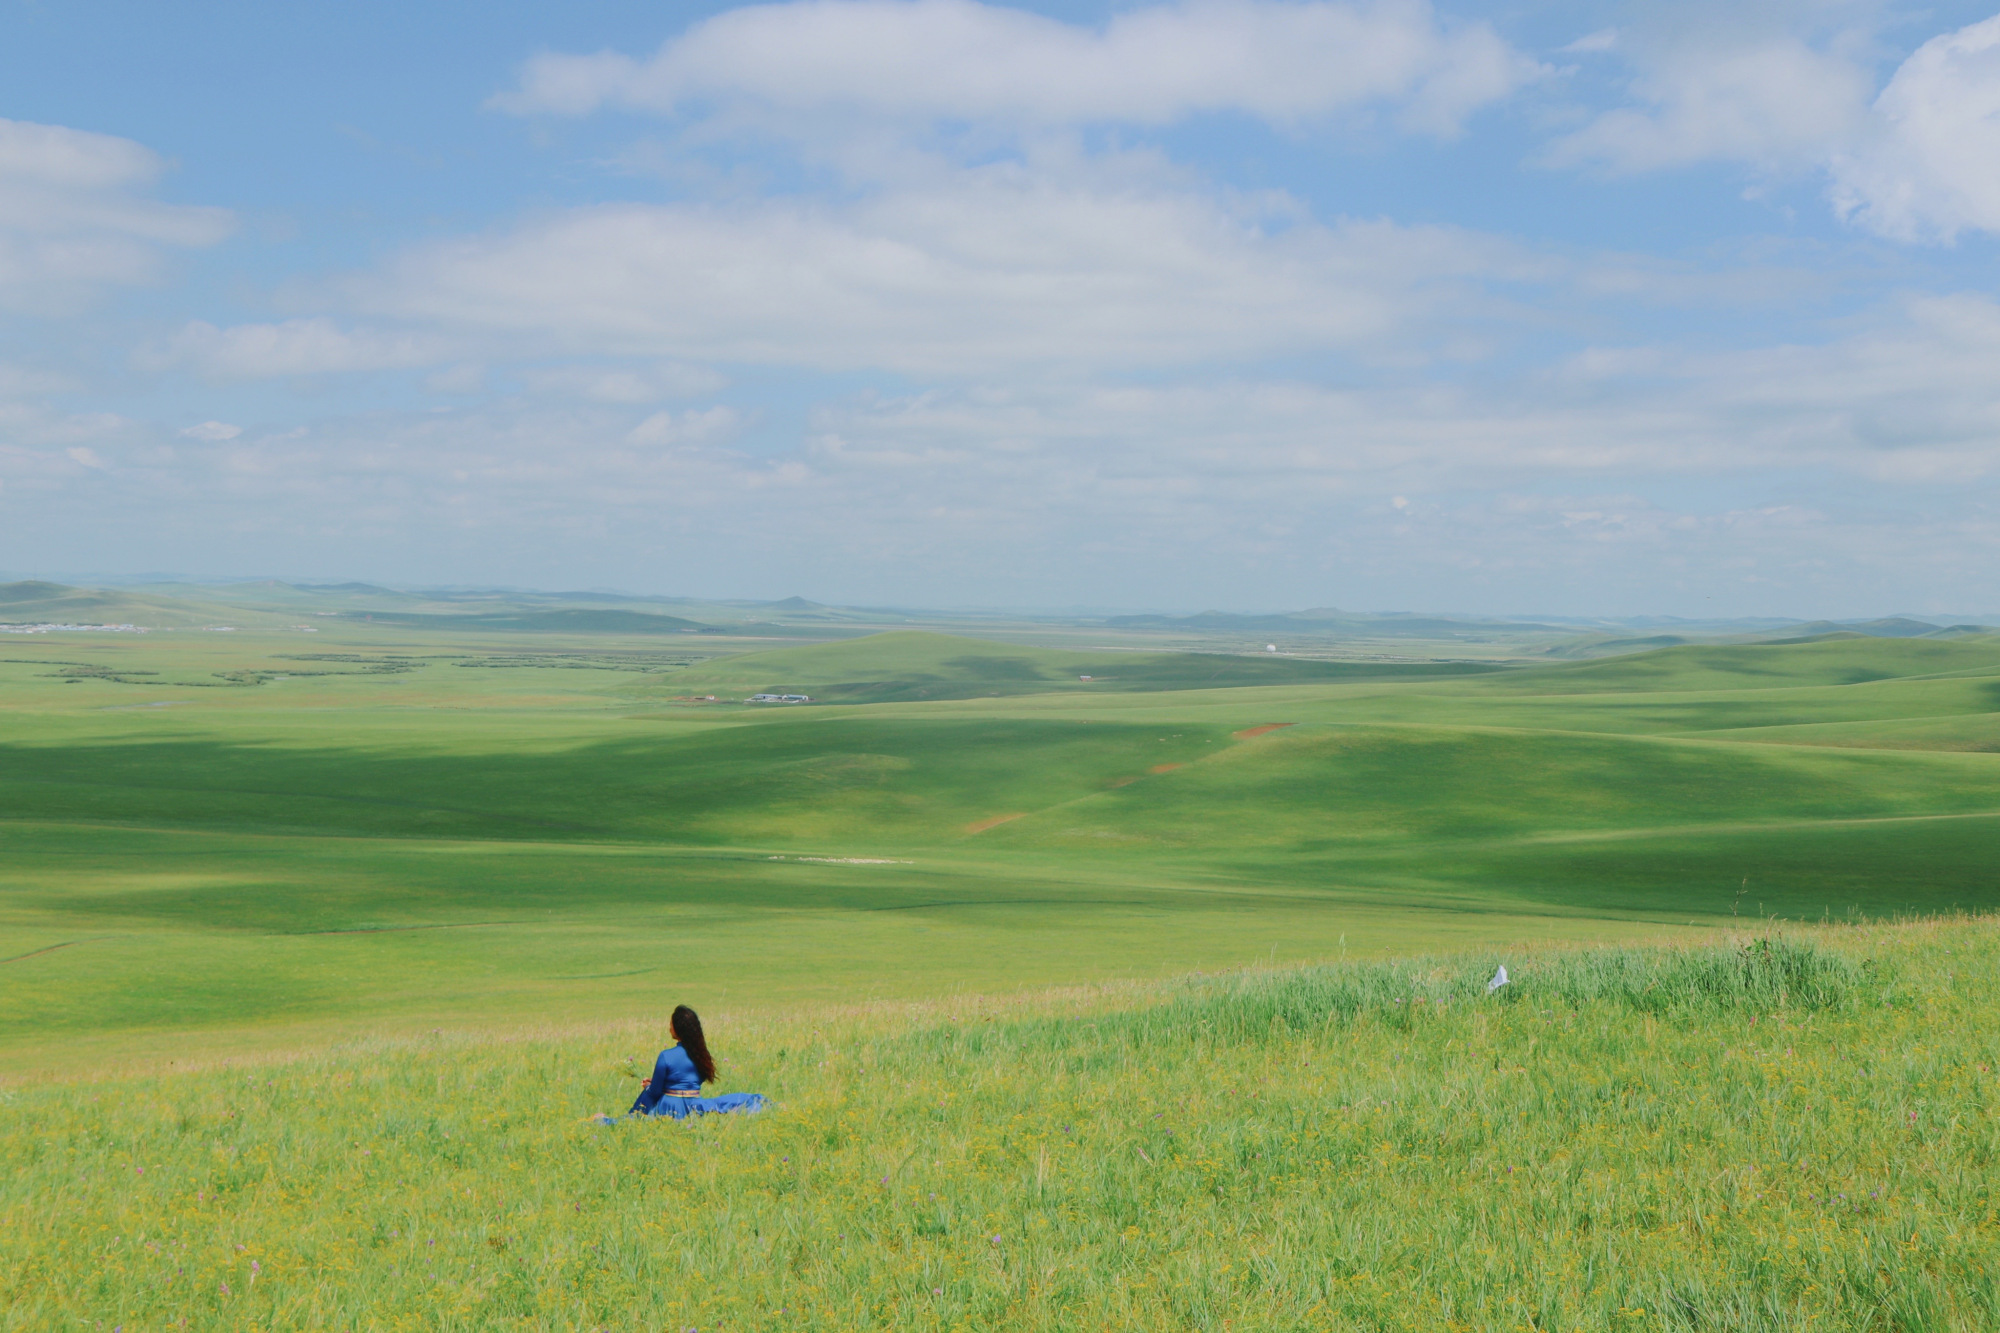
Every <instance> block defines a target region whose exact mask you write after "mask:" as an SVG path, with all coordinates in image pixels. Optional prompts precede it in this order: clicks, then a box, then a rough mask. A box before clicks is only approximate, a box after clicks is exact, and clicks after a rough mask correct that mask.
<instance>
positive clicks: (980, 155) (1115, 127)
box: [0, 0, 2000, 616]
mask: <svg viewBox="0 0 2000 1333" xmlns="http://www.w3.org/2000/svg"><path fill="white" fill-rule="evenodd" d="M1994 3H1995V0H1983V3H1982V4H1979V5H1973V6H1970V7H1968V6H1965V5H1959V4H1953V3H1945V4H1942V5H1926V6H1917V5H1901V6H1899V5H1894V4H1888V3H1874V2H1873V0H1832V2H1830V3H1809V2H1807V0H1768V2H1767V3H1760V4H1754V5H1745V4H1742V3H1728V4H1724V3H1714V2H1711V0H1673V3H1664V2H1662V3H1651V2H1639V3H1585V2H1578V3H1538V2H1537V0H1527V2H1526V3H1516V4H1511V5H1507V6H1493V5H1482V4H1478V3H1454V2H1453V0H1441V2H1440V3H1439V4H1437V5H1435V6H1433V5H1428V4H1424V3H1420V2H1418V0H1387V2H1385V3H1376V2H1374V0H1359V2H1355V3H1350V2H1348V0H1308V2H1304V3H1301V2H1299V0H1194V2H1191V3H1177V4H1152V3H1133V4H1101V3H1078V4H1056V3H1050V4H1038V5H1000V4H983V3H977V2H976V0H799V2H795V3H779V4H767V5H748V6H734V7H732V6H728V5H721V4H706V3H675V4H666V3H658V2H657V0H656V2H655V3H644V4H642V3H619V2H616V0H573V2H572V3H569V4H565V5H560V6H556V5H546V4H533V5H530V4H520V3H513V2H512V0H481V3H477V4H475V3H470V0H428V2H427V3H423V4H410V3H408V0H400V2H399V3H395V4H388V3H378V0H347V2H346V3H343V4H341V5H338V6H312V7H299V6H282V5H269V4H249V3H244V4H225V3H199V2H198V0H197V2H191V3H187V4H176V5H171V6H169V5H160V4H157V3H151V2H150V0H123V2H120V0H105V2H87V3H79V4H57V3H53V0H0V6H4V8H0V570H5V571H9V572H11V573H14V574H23V573H38V572H39V573H51V572H80V571H81V572H88V571H97V572H103V573H122V574H135V573H141V572H148V571H160V572H173V573H179V574H185V575H192V576H228V575H253V574H256V575H262V574H276V575H281V576H295V577H322V578H353V577H359V578H369V579H378V580H385V581H396V582H404V583H510V584H520V585H529V586H540V587H559V586H570V587H574V586H593V585H594V586H602V587H615V588H623V589H626V590H630V591H639V592H664V593H688V594H705V595H738V596H769V597H781V596H786V595H790V594H794V593H798V594H803V595H806V596H810V597H814V598H818V599H821V600H828V601H847V602H855V601H859V602H896V603H902V604H923V605H945V604H953V605H969V604H979V605H1011V606H1058V605H1093V606H1112V605H1121V606H1133V607H1139V606H1145V607H1163V608H1175V607H1178V608H1187V609H1193V608H1197V607H1204V606H1222V607H1230V608H1237V609H1252V608H1281V607H1296V606H1306V605H1337V606H1343V607H1350V608H1356V609H1412V608H1422V609H1452V610H1460V611H1474V612H1479V611H1485V612H1494V613H1518V612H1536V611H1539V612H1543V613H1570V614H1592V613H1604V614H1619V613H1626V614H1630V613H1643V612H1661V613H1674V614H1683V615H1707V614H1729V615H1737V614H1767V613H1778V614H1798V615H1841V616H1848V615H1868V614H1876V613H1881V612H1887V611H1896V610H1904V611H1916V612H1926V611H1928V612H1994V611H2000V497H1997V496H1996V491H1995V482H1996V479H2000V263H1996V259H2000V249H1997V248H1996V236H1997V235H2000V16H1995V15H1994V14H1993V13H1992V12H1991V10H1992V8H1993V6H1994Z"/></svg>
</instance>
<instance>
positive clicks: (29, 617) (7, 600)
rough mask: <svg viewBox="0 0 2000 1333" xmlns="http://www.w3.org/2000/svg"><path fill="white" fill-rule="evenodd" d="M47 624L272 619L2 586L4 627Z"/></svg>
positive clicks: (175, 624)
mask: <svg viewBox="0 0 2000 1333" xmlns="http://www.w3.org/2000/svg"><path fill="white" fill-rule="evenodd" d="M45 622H55V623H61V624H72V625H128V624H129V625H139V626H143V627H149V628H160V627H164V628H177V629H187V628H193V627H197V626H202V625H214V624H224V625H240V624H255V625H266V624H270V623H272V622H273V617H272V616H270V615H269V614H265V613H261V612H252V613H249V614H248V616H247V617H246V613H245V612H244V611H243V610H242V609H241V608H239V607H232V606H225V605H222V604H220V603H215V602H205V601H200V600H193V599H184V598H179V597H161V596H156V595H154V594H151V593H140V592H126V591H123V590H118V589H105V588H72V587H70V586H69V585H67V584H63V583H45V582H40V581H34V580H29V581H24V582H20V583H0V624H36V623H45ZM4 642H6V641H5V640H0V643H4Z"/></svg>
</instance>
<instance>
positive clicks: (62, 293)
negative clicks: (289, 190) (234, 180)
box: [0, 120, 233, 312]
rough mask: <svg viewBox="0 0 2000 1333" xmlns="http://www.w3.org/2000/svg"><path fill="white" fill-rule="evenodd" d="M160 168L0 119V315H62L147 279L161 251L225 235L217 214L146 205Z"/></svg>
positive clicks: (66, 134)
mask: <svg viewBox="0 0 2000 1333" xmlns="http://www.w3.org/2000/svg"><path fill="white" fill-rule="evenodd" d="M164 169H165V164H164V163H163V162H162V161H161V159H160V158H159V156H158V155H157V154H155V153H154V152H152V150H150V149H148V148H146V147H145V146H143V145H141V144H137V143H134V142H133V141H132V140H130V139H120V138H114V137H113V136H111V135H108V134H91V133H88V132H86V131H83V130H73V129H68V128H66V127H64V126H61V125H38V124H34V123H31V122H28V121H18V120H0V308H12V309H16V310H28V311H36V312H41V311H63V310H68V309H71V308H73V307H74V306H75V305H77V304H78V303H79V302H81V301H83V300H86V299H88V298H89V297H90V296H91V295H92V294H94V293H95V292H96V291H97V290H98V289H100V288H102V287H104V286H106V285H111V284H124V283H139V282H147V281H150V280H152V279H153V278H154V277H155V276H156V274H157V272H158V269H159V259H160V251H161V249H162V248H163V247H190V246H203V245H211V244H214V243H215V242H216V241H219V240H221V239H222V238H223V237H224V236H225V235H227V234H228V233H229V230H230V228H231V226H232V225H233V224H232V221H231V218H230V215H229V214H228V213H227V212H226V211H224V210H222V209H218V208H193V207H188V206H185V205H178V204H166V203H161V202H159V201H157V200H154V199H149V198H147V197H145V194H144V191H145V190H146V189H147V188H149V187H151V186H152V185H153V184H154V183H155V182H156V181H157V180H158V179H159V177H160V175H161V174H162V172H163V171H164Z"/></svg>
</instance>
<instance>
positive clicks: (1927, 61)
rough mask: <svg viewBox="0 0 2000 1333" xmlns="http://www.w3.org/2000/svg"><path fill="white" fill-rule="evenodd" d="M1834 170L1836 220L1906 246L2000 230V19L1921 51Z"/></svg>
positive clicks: (1929, 44)
mask: <svg viewBox="0 0 2000 1333" xmlns="http://www.w3.org/2000/svg"><path fill="white" fill-rule="evenodd" d="M1874 110H1875V114H1874V118H1873V124H1872V125H1871V127H1870V130H1869V132H1868V133H1867V134H1866V135H1865V136H1863V137H1861V139H1860V141H1859V142H1858V143H1857V144H1856V146H1855V147H1854V148H1853V149H1852V150H1851V151H1846V152H1842V153H1840V154H1839V155H1837V156H1836V157H1835V159H1834V163H1833V174H1834V199H1835V202H1836V205H1837V206H1838V207H1839V208H1840V210H1841V212H1842V213H1843V214H1845V215H1846V216H1848V217H1850V218H1852V219H1853V220H1855V221H1856V222H1858V223H1860V224H1861V225H1863V226H1865V227H1868V228H1869V229H1870V230H1873V231H1878V232H1881V233H1883V234H1885V235H1888V236H1893V237H1897V238H1899V239H1902V240H1920V239H1942V240H1951V239H1953V238H1955V237H1956V236H1958V234H1959V233H1960V232H1963V231H1988V232H1994V231H2000V17H1995V18H1990V19H1987V20H1986V21H1985V22H1983V23H1975V24H1972V25H1971V26H1969V27H1965V28H1961V29H1959V30H1958V31H1957V32H1953V33H1948V34H1946V35H1945V36H1942V37H1936V38H1933V39H1932V40H1930V41H1928V42H1926V43H1924V45H1923V46H1922V47H1920V48H1919V49H1918V50H1917V52H1916V53H1915V54H1914V55H1912V56H1911V57H1910V58H1909V59H1908V60H1906V61H1904V62H1903V65H1902V67H1901V68H1900V69H1898V70H1897V71H1896V74H1895V77H1894V78H1892V79H1890V80H1889V85H1888V87H1886V88H1884V89H1883V90H1882V95H1881V96H1880V97H1879V98H1877V99H1876V101H1875V109H1874Z"/></svg>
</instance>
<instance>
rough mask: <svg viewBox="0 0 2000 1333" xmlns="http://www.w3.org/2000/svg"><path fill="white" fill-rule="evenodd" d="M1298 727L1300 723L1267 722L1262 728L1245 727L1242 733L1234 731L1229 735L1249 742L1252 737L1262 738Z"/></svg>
mask: <svg viewBox="0 0 2000 1333" xmlns="http://www.w3.org/2000/svg"><path fill="white" fill-rule="evenodd" d="M1297 725H1298V723H1296V722H1266V723H1265V724H1264V725H1263V726H1261V727H1245V728H1244V729H1243V730H1241V731H1232V732H1230V733H1229V734H1230V735H1231V736H1234V737H1235V738H1236V739H1237V740H1239V741H1247V740H1249V739H1250V738H1251V737H1252V736H1262V735H1264V734H1265V733H1267V732H1272V731H1283V730H1284V729H1285V728H1286V727H1296V726H1297Z"/></svg>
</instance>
